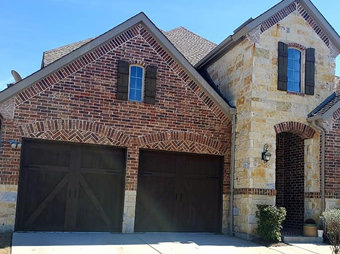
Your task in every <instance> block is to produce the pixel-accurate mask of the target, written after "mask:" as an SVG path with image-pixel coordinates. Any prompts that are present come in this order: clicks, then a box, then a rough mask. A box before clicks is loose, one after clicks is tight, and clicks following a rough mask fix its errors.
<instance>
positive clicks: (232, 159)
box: [229, 114, 236, 236]
mask: <svg viewBox="0 0 340 254" xmlns="http://www.w3.org/2000/svg"><path fill="white" fill-rule="evenodd" d="M231 126H232V137H231V155H230V198H229V234H230V235H231V236H233V235H234V212H233V210H234V209H233V207H234V174H235V144H236V114H233V115H232V125H231Z"/></svg>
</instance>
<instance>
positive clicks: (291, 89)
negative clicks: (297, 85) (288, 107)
mask: <svg viewBox="0 0 340 254" xmlns="http://www.w3.org/2000/svg"><path fill="white" fill-rule="evenodd" d="M293 89H294V83H293V82H292V81H288V83H287V91H293Z"/></svg>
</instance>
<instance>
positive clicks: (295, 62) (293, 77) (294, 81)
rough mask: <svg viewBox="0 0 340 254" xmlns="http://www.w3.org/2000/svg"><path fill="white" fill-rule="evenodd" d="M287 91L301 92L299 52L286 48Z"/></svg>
mask: <svg viewBox="0 0 340 254" xmlns="http://www.w3.org/2000/svg"><path fill="white" fill-rule="evenodd" d="M287 74H288V83H287V91H289V92H301V52H300V51H299V50H297V49H294V48H288V67H287Z"/></svg>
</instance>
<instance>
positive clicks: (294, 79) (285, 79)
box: [277, 41, 315, 95]
mask: <svg viewBox="0 0 340 254" xmlns="http://www.w3.org/2000/svg"><path fill="white" fill-rule="evenodd" d="M292 44H293V46H294V47H289V46H288V44H286V43H284V42H281V41H280V42H279V44H278V79H277V81H278V83H277V89H278V90H281V91H287V92H294V93H299V94H306V95H314V90H315V49H314V48H305V47H303V46H302V45H298V44H297V43H292ZM296 45H298V48H299V49H302V50H299V49H298V48H296V47H295V46H296Z"/></svg>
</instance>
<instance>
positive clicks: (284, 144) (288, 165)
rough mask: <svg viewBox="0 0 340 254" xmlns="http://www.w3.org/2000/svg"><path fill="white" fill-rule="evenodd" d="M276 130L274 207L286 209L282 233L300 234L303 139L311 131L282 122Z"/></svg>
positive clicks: (299, 124)
mask: <svg viewBox="0 0 340 254" xmlns="http://www.w3.org/2000/svg"><path fill="white" fill-rule="evenodd" d="M275 130H276V133H277V135H276V191H277V194H276V205H277V206H282V207H285V208H286V211H287V217H286V220H285V221H284V222H283V228H284V231H285V232H290V233H300V232H301V231H302V228H303V223H304V213H305V207H304V203H305V200H304V193H305V142H304V140H305V139H308V138H312V137H313V136H314V133H315V131H314V130H313V129H312V128H311V127H309V126H307V125H304V124H302V123H297V122H286V123H281V124H279V125H276V126H275Z"/></svg>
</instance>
